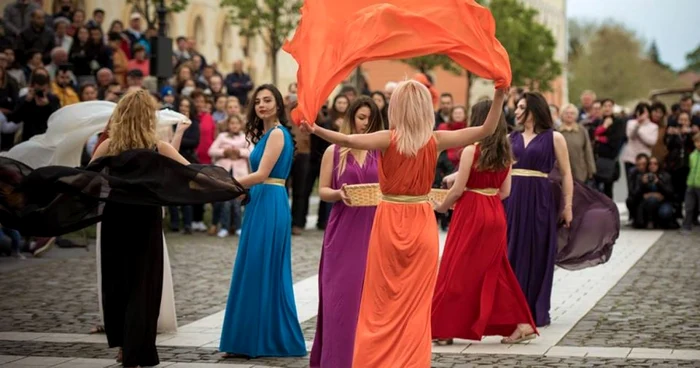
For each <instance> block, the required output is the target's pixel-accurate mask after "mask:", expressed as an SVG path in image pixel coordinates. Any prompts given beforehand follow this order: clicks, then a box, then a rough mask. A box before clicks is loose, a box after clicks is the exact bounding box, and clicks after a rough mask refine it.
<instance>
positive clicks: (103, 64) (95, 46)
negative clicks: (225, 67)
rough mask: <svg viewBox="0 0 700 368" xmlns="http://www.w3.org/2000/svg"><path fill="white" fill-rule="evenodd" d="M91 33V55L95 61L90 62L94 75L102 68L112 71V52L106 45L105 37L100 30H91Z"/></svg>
mask: <svg viewBox="0 0 700 368" xmlns="http://www.w3.org/2000/svg"><path fill="white" fill-rule="evenodd" d="M89 31H90V42H89V45H90V54H91V55H92V59H93V60H94V61H91V62H90V69H92V74H93V75H95V74H97V71H98V70H100V68H108V69H112V50H111V49H110V48H109V47H108V46H107V45H105V36H104V34H102V30H101V29H99V28H89Z"/></svg>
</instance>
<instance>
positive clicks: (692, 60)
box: [685, 45, 700, 73]
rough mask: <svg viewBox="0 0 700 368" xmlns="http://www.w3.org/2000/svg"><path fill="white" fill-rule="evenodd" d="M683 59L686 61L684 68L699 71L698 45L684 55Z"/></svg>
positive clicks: (699, 54)
mask: <svg viewBox="0 0 700 368" xmlns="http://www.w3.org/2000/svg"><path fill="white" fill-rule="evenodd" d="M685 61H686V62H687V63H688V66H687V67H686V69H688V70H692V71H694V72H696V73H700V45H698V47H696V48H695V50H693V51H691V52H689V53H687V54H686V55H685Z"/></svg>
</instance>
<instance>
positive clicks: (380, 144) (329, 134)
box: [299, 121, 391, 151]
mask: <svg viewBox="0 0 700 368" xmlns="http://www.w3.org/2000/svg"><path fill="white" fill-rule="evenodd" d="M299 129H300V130H301V131H302V132H304V133H312V134H316V135H317V136H318V137H319V138H321V139H323V140H325V141H328V142H330V143H332V144H335V145H338V146H341V147H349V148H353V149H359V150H365V151H371V150H382V151H384V150H386V149H387V148H389V143H390V141H391V132H390V131H388V130H381V131H378V132H374V133H369V134H349V135H348V134H343V133H338V132H335V131H332V130H330V129H326V128H324V127H321V126H318V125H316V124H313V125H312V124H309V123H308V122H305V121H303V122H302V123H301V126H299Z"/></svg>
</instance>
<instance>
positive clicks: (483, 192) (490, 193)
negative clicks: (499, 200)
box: [467, 188, 498, 197]
mask: <svg viewBox="0 0 700 368" xmlns="http://www.w3.org/2000/svg"><path fill="white" fill-rule="evenodd" d="M467 190H468V191H470V192H474V193H478V194H481V195H485V196H489V197H493V196H495V195H497V194H498V188H480V189H473V188H467Z"/></svg>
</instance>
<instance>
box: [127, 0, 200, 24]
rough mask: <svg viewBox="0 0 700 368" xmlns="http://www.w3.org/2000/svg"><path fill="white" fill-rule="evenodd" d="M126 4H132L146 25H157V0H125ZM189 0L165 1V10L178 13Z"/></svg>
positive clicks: (185, 6)
mask: <svg viewBox="0 0 700 368" xmlns="http://www.w3.org/2000/svg"><path fill="white" fill-rule="evenodd" d="M126 2H127V4H130V5H132V6H133V8H134V11H137V12H139V13H141V14H142V15H143V16H144V18H145V19H146V23H147V24H148V27H156V28H157V25H158V13H157V11H156V10H157V9H158V6H159V4H160V1H159V0H126ZM187 5H189V0H170V1H165V10H166V11H168V12H170V13H179V12H181V11H183V10H185V9H186V8H187Z"/></svg>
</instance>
